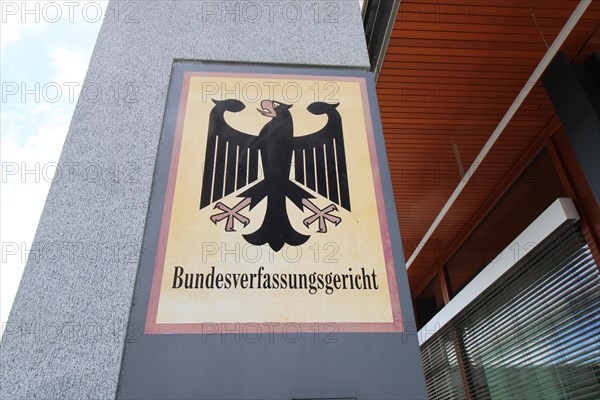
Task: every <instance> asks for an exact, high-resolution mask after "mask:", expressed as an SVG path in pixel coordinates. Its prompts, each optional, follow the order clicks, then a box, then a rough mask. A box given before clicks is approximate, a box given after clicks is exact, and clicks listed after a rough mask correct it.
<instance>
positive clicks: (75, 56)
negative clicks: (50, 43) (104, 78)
mask: <svg viewBox="0 0 600 400" xmlns="http://www.w3.org/2000/svg"><path fill="white" fill-rule="evenodd" d="M50 60H52V64H54V66H55V68H56V69H57V73H56V75H55V76H54V79H55V80H56V81H57V82H60V83H64V82H83V78H85V72H86V71H87V66H88V64H89V62H90V54H89V53H84V52H81V51H75V50H69V49H67V48H66V47H64V46H61V47H59V48H57V49H55V50H53V51H51V52H50Z"/></svg>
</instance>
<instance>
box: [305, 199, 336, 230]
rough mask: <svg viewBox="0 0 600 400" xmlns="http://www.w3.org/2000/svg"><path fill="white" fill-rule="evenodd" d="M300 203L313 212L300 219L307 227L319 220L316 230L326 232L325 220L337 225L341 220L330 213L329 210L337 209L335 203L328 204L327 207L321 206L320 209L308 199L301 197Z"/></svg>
mask: <svg viewBox="0 0 600 400" xmlns="http://www.w3.org/2000/svg"><path fill="white" fill-rule="evenodd" d="M302 204H303V205H304V206H306V207H307V208H308V209H309V210H311V211H312V212H313V215H311V216H310V217H308V218H305V219H304V220H303V221H302V223H303V224H304V226H306V227H307V228H308V227H309V226H310V225H311V224H313V223H314V222H316V221H319V230H318V231H317V232H320V233H326V232H327V223H326V221H329V222H331V223H333V224H334V225H335V226H338V225H339V224H340V222H342V219H341V218H340V217H338V216H336V215H331V214H330V213H331V212H333V211H337V210H338V208H337V207H336V206H335V204H330V205H328V206H327V207H325V208H323V209H322V210H321V209H320V208H319V207H317V206H316V205H315V204H313V203H312V202H311V201H310V200H308V199H303V200H302Z"/></svg>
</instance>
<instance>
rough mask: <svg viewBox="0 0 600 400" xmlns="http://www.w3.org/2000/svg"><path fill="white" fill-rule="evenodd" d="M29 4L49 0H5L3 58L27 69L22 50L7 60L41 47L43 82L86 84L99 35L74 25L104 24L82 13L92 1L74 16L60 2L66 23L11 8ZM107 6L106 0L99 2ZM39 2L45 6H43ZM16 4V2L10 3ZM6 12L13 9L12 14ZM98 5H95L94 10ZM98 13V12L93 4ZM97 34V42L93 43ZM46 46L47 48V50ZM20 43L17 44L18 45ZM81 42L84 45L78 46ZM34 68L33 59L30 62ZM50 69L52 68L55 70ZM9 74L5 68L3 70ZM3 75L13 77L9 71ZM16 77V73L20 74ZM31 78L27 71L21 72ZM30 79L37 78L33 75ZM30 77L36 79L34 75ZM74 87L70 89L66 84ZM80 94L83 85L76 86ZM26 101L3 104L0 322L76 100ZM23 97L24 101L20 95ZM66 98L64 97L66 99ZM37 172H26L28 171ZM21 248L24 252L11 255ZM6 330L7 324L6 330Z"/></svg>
mask: <svg viewBox="0 0 600 400" xmlns="http://www.w3.org/2000/svg"><path fill="white" fill-rule="evenodd" d="M9 3H10V4H12V5H15V4H16V5H17V6H18V7H23V5H24V4H25V3H26V4H27V5H26V6H27V7H28V9H29V10H31V9H35V7H38V10H40V12H41V11H42V10H43V7H44V5H45V4H48V2H33V1H27V2H21V1H17V2H15V1H10V2H9V1H2V0H0V7H1V11H2V17H1V19H0V38H1V50H0V54H2V57H3V59H2V63H3V65H5V64H6V65H10V66H11V68H12V70H16V71H19V63H20V62H23V61H22V60H21V59H19V57H13V59H8V60H7V59H6V57H5V55H6V54H31V53H32V52H35V54H39V55H40V56H39V57H37V56H36V57H37V58H36V60H37V61H36V63H35V64H33V67H34V69H33V71H34V73H37V74H38V75H40V76H45V78H44V79H40V81H42V82H48V78H49V77H51V78H50V79H52V80H54V81H55V82H57V83H59V85H61V86H62V87H63V88H65V86H64V83H65V82H77V83H79V85H78V86H74V87H75V88H76V89H77V88H80V87H81V84H82V83H83V79H84V77H85V73H86V70H87V66H88V63H89V58H90V56H91V52H92V48H93V44H94V43H93V41H91V40H93V39H91V38H92V37H93V35H84V36H85V37H86V38H87V40H82V39H81V38H80V37H78V35H76V34H74V32H83V31H85V30H87V31H86V32H93V31H96V32H97V31H98V29H99V28H100V22H98V23H90V21H88V20H86V19H85V16H84V17H83V18H82V15H83V14H82V13H81V10H82V9H83V7H84V6H85V4H86V3H92V2H91V1H84V2H77V4H78V8H76V9H75V10H74V13H73V17H74V21H69V14H68V12H67V11H66V9H65V5H66V3H65V2H60V1H59V2H53V3H54V4H58V5H60V6H61V7H62V18H61V20H60V21H58V23H52V22H51V21H50V19H49V18H45V17H48V16H49V15H50V16H51V17H52V15H51V14H47V15H46V16H44V14H43V13H41V14H40V15H41V18H37V21H36V16H35V15H27V16H26V18H23V14H22V11H23V10H22V9H18V10H16V11H17V12H16V13H13V11H14V9H11V8H10V7H12V5H9ZM93 3H96V4H99V5H100V6H101V7H102V8H103V9H105V8H106V2H93ZM36 4H37V5H36ZM7 7H9V8H7ZM6 11H9V12H8V13H6ZM92 11H93V10H92ZM90 13H91V11H90ZM90 41H91V42H90ZM9 46H19V47H18V50H19V53H13V52H12V47H11V52H10V53H9V52H6V51H5V50H6V48H7V47H9ZM40 48H41V51H40ZM15 49H16V47H15ZM75 49H84V51H78V50H75ZM27 67H28V70H30V69H31V67H32V65H31V64H30V65H27ZM48 73H50V75H49V74H48ZM3 75H4V74H3ZM3 79H8V77H7V76H4V77H3ZM13 79H14V78H13ZM18 79H24V78H18ZM28 79H29V80H30V78H28ZM29 80H28V81H29ZM33 81H34V82H35V81H36V80H35V78H34V79H33ZM65 90H66V89H65ZM76 94H78V90H76ZM32 98H33V96H30V97H28V98H27V101H28V102H27V103H21V102H20V101H18V100H20V98H16V97H14V98H13V99H12V100H13V103H10V104H9V103H5V104H3V110H2V114H1V116H0V120H1V124H0V130H1V138H0V139H1V146H0V159H1V161H2V174H3V175H2V181H1V182H0V193H1V196H0V210H1V212H2V214H1V215H2V217H1V218H0V236H1V241H2V246H3V248H2V260H1V261H2V263H1V265H0V321H1V322H2V324H3V326H2V327H4V323H6V321H7V319H8V315H9V312H10V309H11V307H12V303H13V299H14V296H15V294H16V291H17V287H18V284H19V281H20V279H21V275H22V273H23V269H24V266H25V256H26V253H27V250H28V249H30V248H31V243H32V241H33V237H34V234H35V231H36V229H37V225H38V221H39V218H40V215H41V213H42V210H43V207H44V203H45V200H46V196H47V193H48V189H49V187H50V181H51V179H52V176H51V175H52V173H53V172H54V169H53V167H52V166H53V165H56V163H57V162H58V159H59V155H60V151H61V149H62V146H63V143H64V139H65V137H66V134H67V131H68V128H69V122H70V119H71V115H72V111H73V109H74V107H75V102H74V101H71V99H69V98H68V96H64V97H63V98H62V99H61V101H59V102H57V103H53V102H46V101H44V99H43V98H42V101H40V102H36V101H32V100H30V99H32ZM15 99H16V100H15ZM63 100H64V101H63ZM24 169H27V170H29V171H33V172H30V173H28V174H23V170H24ZM15 251H16V254H11V253H13V252H15ZM1 335H2V330H0V337H1Z"/></svg>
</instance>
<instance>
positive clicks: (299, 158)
mask: <svg viewBox="0 0 600 400" xmlns="http://www.w3.org/2000/svg"><path fill="white" fill-rule="evenodd" d="M213 102H214V103H215V106H214V108H213V109H212V110H211V112H210V119H209V124H208V138H207V143H206V154H205V158H204V173H203V178H202V191H201V195H200V209H202V208H204V207H207V206H209V205H211V204H213V203H215V202H216V204H215V207H214V208H215V209H219V210H221V212H220V213H219V214H216V215H213V216H211V217H210V219H211V221H212V222H214V223H215V224H216V223H217V222H219V221H223V220H226V223H225V230H226V231H229V232H231V231H234V221H235V220H238V221H239V222H240V223H241V224H243V225H244V226H246V225H248V223H249V222H250V220H249V219H248V218H247V217H245V216H243V215H242V214H240V212H241V211H242V210H243V209H245V208H246V207H248V206H249V207H250V209H252V208H253V207H254V206H256V205H257V204H258V203H260V202H261V201H262V200H263V199H265V198H266V199H267V210H266V213H265V217H264V220H263V223H262V225H261V226H260V228H259V229H258V230H257V231H255V232H253V233H249V234H244V235H243V237H244V239H245V240H246V241H247V242H248V243H251V244H254V245H258V246H260V245H263V244H265V243H268V244H269V246H270V247H271V248H272V249H273V250H275V251H279V250H280V249H281V248H282V247H283V245H284V244H286V243H287V244H288V245H291V246H299V245H301V244H303V243H305V242H306V241H307V240H308V239H309V237H310V236H307V235H304V234H302V233H300V232H298V231H296V230H295V229H294V227H293V226H292V224H291V223H290V220H289V218H288V214H287V209H286V199H290V200H291V201H292V203H293V204H294V205H295V206H296V207H298V208H299V209H300V210H302V211H305V208H307V209H308V210H309V211H311V212H312V213H313V215H311V216H309V217H308V218H305V219H304V220H303V223H304V225H305V226H306V227H309V226H310V225H311V224H313V223H314V222H317V221H318V224H319V230H318V232H322V233H324V232H327V224H326V221H329V222H331V223H333V224H334V225H336V226H337V225H338V224H339V223H340V222H341V221H342V219H341V218H340V217H338V216H335V215H331V213H332V212H333V211H337V210H338V208H337V207H336V205H339V206H341V207H342V208H344V209H346V210H348V211H350V194H349V191H348V174H347V169H346V153H345V149H344V135H343V130H342V119H341V117H340V114H339V112H338V111H337V109H336V108H337V106H338V105H339V103H338V104H328V103H324V102H315V103H312V104H311V105H309V106H308V107H307V110H308V111H309V112H310V113H312V114H314V115H322V114H325V115H327V117H328V120H327V123H326V125H325V126H324V127H323V128H322V129H320V130H319V131H317V132H314V133H312V134H310V135H305V136H298V137H295V136H294V124H293V121H292V115H291V114H290V111H289V109H290V108H291V107H292V105H289V104H284V103H280V102H277V101H273V100H263V101H262V102H261V104H260V106H261V109H258V111H259V112H260V113H261V114H262V115H264V116H265V117H268V118H271V120H270V121H269V122H267V123H266V124H265V126H264V127H263V128H262V129H261V131H260V133H259V134H258V136H256V135H251V134H247V133H244V132H241V131H238V130H237V129H235V128H233V127H231V126H230V125H229V124H228V123H227V122H226V121H225V118H224V114H225V112H226V111H228V112H240V111H242V110H243V109H244V108H245V107H246V106H245V105H244V103H242V102H241V101H239V100H233V99H231V100H223V101H218V100H213ZM292 160H293V161H294V162H293V163H292ZM259 162H261V165H259ZM261 167H262V171H263V175H264V178H263V179H262V180H260V181H259V168H261ZM292 168H293V172H294V177H295V179H294V181H292V180H290V172H291V170H292ZM257 181H258V182H257ZM245 187H248V189H246V190H244V191H243V192H241V193H240V194H238V195H237V197H239V198H242V200H241V201H240V202H239V203H237V204H236V205H234V206H233V207H228V206H226V205H225V204H223V203H222V202H220V201H219V200H220V199H222V198H223V197H225V196H227V195H229V194H231V193H233V192H235V191H237V190H240V189H242V188H245ZM303 187H306V188H308V189H311V190H313V191H314V192H316V193H318V194H319V195H320V196H323V197H325V198H327V199H329V200H330V201H332V202H333V203H334V204H331V205H329V206H328V207H325V208H323V209H319V208H318V207H317V206H316V205H315V204H314V203H313V202H311V201H310V199H312V198H314V197H315V196H314V195H313V194H311V193H309V192H308V191H307V190H305V189H304V188H303Z"/></svg>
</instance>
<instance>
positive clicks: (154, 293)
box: [144, 72, 404, 334]
mask: <svg viewBox="0 0 600 400" xmlns="http://www.w3.org/2000/svg"><path fill="white" fill-rule="evenodd" d="M192 76H215V77H243V78H263V79H269V78H273V75H270V74H253V73H233V72H185V73H184V75H183V85H182V88H181V96H180V100H179V110H178V114H177V123H176V126H175V135H174V138H173V150H172V155H171V163H170V165H169V174H168V180H167V190H166V194H165V204H164V207H163V213H162V220H161V225H160V234H159V240H158V248H157V251H156V258H155V264H154V273H153V276H152V288H151V291H150V301H149V304H148V313H147V317H146V326H145V330H144V332H145V333H146V334H169V333H171V334H173V333H188V334H189V333H203V334H210V333H249V334H254V333H256V332H257V331H258V332H269V333H273V332H285V333H293V334H295V333H296V332H313V333H319V332H320V333H323V334H327V333H332V332H331V329H332V328H333V332H403V331H404V326H403V323H402V322H403V321H402V311H401V309H400V298H399V295H398V283H397V280H396V270H395V267H394V257H393V252H392V244H391V241H390V235H389V230H388V219H387V214H386V211H385V202H384V199H383V188H382V184H381V176H380V173H379V158H378V156H377V148H376V144H375V136H374V133H373V121H372V120H371V108H370V105H369V97H368V91H367V83H366V79H365V78H360V77H333V76H319V75H285V78H286V79H299V80H307V79H309V80H314V79H318V80H326V81H334V80H335V81H347V82H348V81H349V82H357V83H358V84H359V85H360V91H361V96H362V103H363V110H364V119H365V123H366V128H367V141H368V145H369V154H370V159H371V170H372V172H373V183H374V184H375V195H376V196H375V197H376V199H377V210H378V213H379V226H380V228H381V237H382V241H383V250H384V258H385V263H386V272H387V279H388V287H389V293H390V301H391V305H392V317H393V321H392V322H310V323H307V322H240V323H235V322H222V323H209V322H205V323H189V324H187V323H186V324H157V323H156V318H157V314H158V303H159V298H160V287H161V284H162V276H163V269H164V262H165V256H166V248H167V239H168V236H169V224H170V221H171V211H172V208H173V197H174V192H175V182H176V181H177V165H178V164H179V154H180V150H181V141H182V137H183V123H184V121H185V110H186V107H185V105H186V104H187V99H188V93H189V86H190V78H191V77H192ZM263 329H264V331H263Z"/></svg>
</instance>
